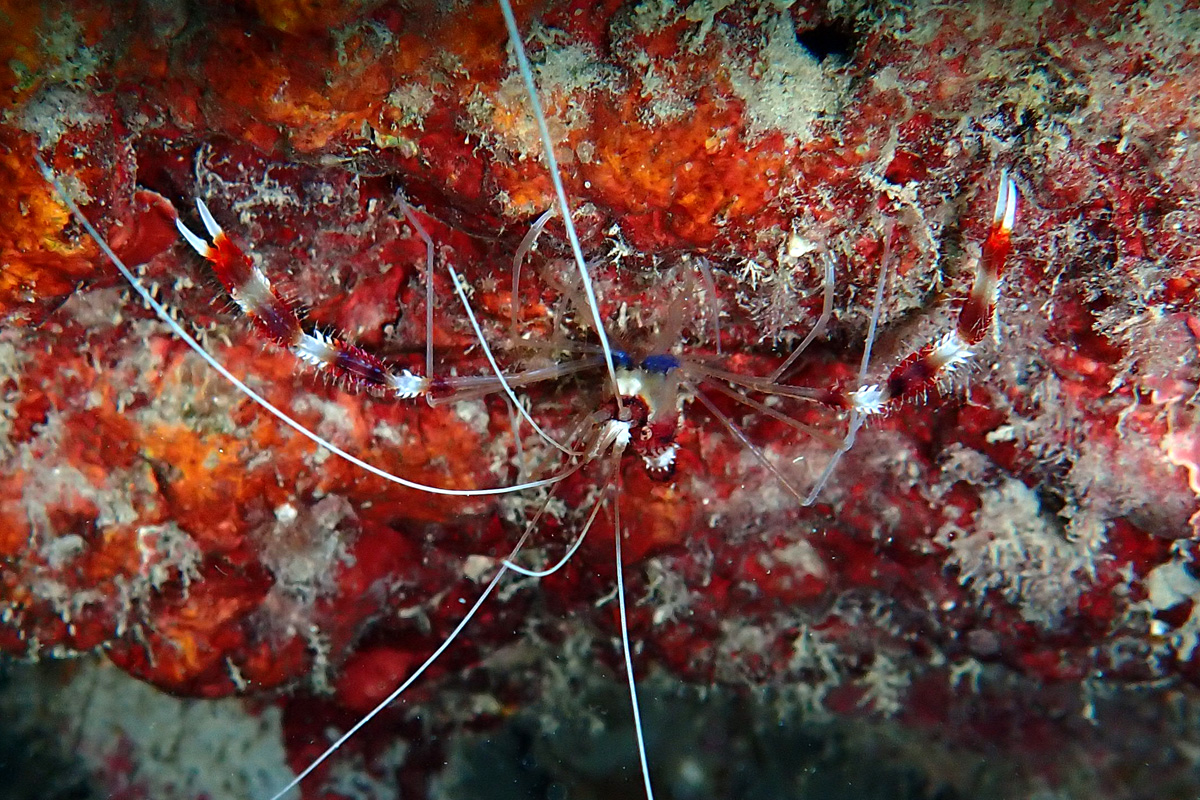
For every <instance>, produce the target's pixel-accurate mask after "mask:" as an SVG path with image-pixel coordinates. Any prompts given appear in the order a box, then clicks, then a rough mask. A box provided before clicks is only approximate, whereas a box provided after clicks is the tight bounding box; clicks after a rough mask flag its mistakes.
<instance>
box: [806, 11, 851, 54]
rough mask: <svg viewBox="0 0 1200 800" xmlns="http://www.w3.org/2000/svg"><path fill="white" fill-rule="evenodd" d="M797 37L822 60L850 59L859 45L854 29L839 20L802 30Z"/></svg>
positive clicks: (809, 50)
mask: <svg viewBox="0 0 1200 800" xmlns="http://www.w3.org/2000/svg"><path fill="white" fill-rule="evenodd" d="M796 38H797V39H798V40H799V42H800V44H802V45H804V47H805V49H807V50H808V52H810V53H812V54H813V57H814V58H816V59H817V60H818V61H822V62H823V61H825V59H827V58H832V59H833V60H835V61H838V62H844V61H849V60H850V57H851V56H852V55H854V49H855V48H856V47H857V46H858V37H857V36H855V35H854V29H853V28H852V27H851V26H850V25H849V24H848V23H846V22H842V21H839V20H834V21H831V22H823V23H821V24H820V25H818V26H817V27H815V28H811V29H809V30H807V31H800V32H799V33H797V35H796Z"/></svg>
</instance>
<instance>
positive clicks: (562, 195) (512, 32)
mask: <svg viewBox="0 0 1200 800" xmlns="http://www.w3.org/2000/svg"><path fill="white" fill-rule="evenodd" d="M500 11H501V13H503V14H504V24H505V25H507V26H508V37H509V39H511V40H512V44H513V52H514V53H515V54H516V56H517V68H518V69H519V70H520V72H521V77H522V78H523V79H524V80H525V91H527V92H528V93H529V102H530V103H531V104H532V105H533V116H534V118H535V119H536V120H537V126H538V134H539V135H540V136H541V138H542V152H543V153H545V155H546V167H547V169H549V170H550V181H551V182H552V183H553V184H554V193H555V194H556V195H558V207H559V209H560V210H561V211H562V216H563V227H564V228H566V231H567V240H568V241H569V242H570V243H571V252H572V253H573V254H574V256H575V264H576V266H578V267H579V277H580V278H581V279H582V280H583V292H584V294H585V295H586V296H587V301H588V306H589V307H590V308H591V310H592V322H593V323H594V324H595V325H596V334H597V335H598V336H599V337H600V347H601V349H603V350H604V361H605V363H606V364H608V376H609V378H611V379H612V385H613V394H614V395H615V397H616V400H617V416H618V417H620V414H621V390H620V389H619V388H618V387H617V368H616V366H615V365H614V364H613V358H612V349H611V348H610V347H609V344H608V334H607V333H605V331H604V321H603V320H602V319H600V304H599V303H598V302H597V301H596V292H595V290H594V289H593V288H592V278H591V275H589V274H588V268H587V263H586V262H585V261H584V259H583V248H581V247H580V246H579V236H578V235H577V234H576V233H575V223H574V222H572V221H571V205H570V203H568V202H567V192H566V190H565V189H564V188H563V182H562V175H560V174H559V171H558V159H557V158H555V156H554V143H553V142H552V141H551V140H550V129H549V128H547V127H546V115H545V114H544V113H543V112H542V103H541V100H539V99H538V91H537V85H536V84H535V82H534V80H533V70H531V69H530V68H529V58H528V57H527V56H526V55H525V45H523V44H522V43H521V33H520V31H518V30H517V19H516V17H514V16H513V11H512V5H511V4H510V3H509V2H508V0H500ZM514 302H515V298H514Z"/></svg>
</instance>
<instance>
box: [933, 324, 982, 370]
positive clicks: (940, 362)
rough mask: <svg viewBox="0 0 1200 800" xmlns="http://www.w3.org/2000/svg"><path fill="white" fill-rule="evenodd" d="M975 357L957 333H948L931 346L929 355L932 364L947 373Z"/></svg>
mask: <svg viewBox="0 0 1200 800" xmlns="http://www.w3.org/2000/svg"><path fill="white" fill-rule="evenodd" d="M973 355H975V354H974V353H973V352H971V347H970V346H969V345H968V344H967V343H966V342H964V341H963V338H962V337H961V336H959V334H958V331H956V330H955V331H950V332H949V333H947V334H946V335H945V336H943V337H942V338H941V339H939V340H938V342H937V344H935V345H934V346H933V352H932V354H931V356H932V358H933V360H934V362H935V363H936V364H937V366H938V368H939V369H943V370H945V371H946V372H947V373H952V372H954V370H955V369H957V368H958V366H959V365H960V364H962V363H964V362H966V361H969V360H970V359H971V357H972V356H973Z"/></svg>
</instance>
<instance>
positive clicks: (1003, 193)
mask: <svg viewBox="0 0 1200 800" xmlns="http://www.w3.org/2000/svg"><path fill="white" fill-rule="evenodd" d="M1006 186H1007V188H1006ZM1001 187H1002V188H1001V189H1000V191H999V193H998V194H999V202H998V203H997V219H996V221H995V222H994V223H993V224H994V225H999V226H1000V227H1002V228H1004V227H1008V226H1010V225H1011V221H1009V223H1008V224H1007V225H1005V223H1004V220H1005V218H1006V217H1007V216H1009V213H1010V212H1011V210H1012V209H1013V208H1014V192H1013V190H1012V189H1011V184H1007V181H1004V180H1002V181H1001ZM566 218H567V219H570V215H569V214H568V215H566ZM206 227H207V225H206ZM210 232H211V230H210ZM194 246H197V249H204V248H205V247H207V245H206V244H205V243H204V242H202V241H200V240H198V239H197V240H196V243H195V245H194ZM580 261H581V259H578V258H577V259H576V263H577V264H578V263H580ZM993 266H995V264H993ZM698 280H699V281H700V282H701V283H703V278H702V277H701V278H699V279H698ZM826 283H827V286H828V287H829V289H830V291H832V286H833V281H832V280H827V282H826ZM987 283H988V281H987V280H984V281H978V282H977V285H979V286H983V287H986V285H987ZM455 285H456V286H457V285H458V284H457V281H455ZM876 285H877V286H879V287H880V291H881V292H882V288H883V284H882V282H879V283H878V284H876ZM986 295H987V292H984V294H983V295H981V297H982V300H981V301H980V303H978V304H977V306H976V307H975V309H974V311H973V312H971V313H969V314H968V315H967V317H966V319H967V320H968V323H967V324H966V326H965V327H963V326H961V325H960V328H962V329H963V330H968V331H969V330H970V329H971V328H972V325H971V324H970V320H971V319H982V318H983V317H984V316H987V317H990V301H988V300H987V299H986ZM151 299H152V298H151ZM876 307H878V302H876ZM984 310H987V312H988V313H987V314H984V313H983V312H984ZM593 313H596V312H594V311H593ZM972 314H973V316H972ZM581 316H583V315H581ZM599 330H600V331H603V327H601V328H600V329H599ZM817 330H819V329H817ZM601 335H603V334H601ZM968 335H973V334H968ZM871 336H873V334H872V335H871ZM871 336H869V337H868V341H869V340H870V338H871ZM431 338H432V337H430V336H429V335H428V334H427V335H426V339H427V341H428V340H430V339H431ZM670 338H671V337H668V339H670ZM714 339H715V337H714ZM949 341H950V344H951V345H954V342H953V340H949ZM947 346H948V345H943V349H940V350H939V349H938V348H936V347H931V348H930V349H929V350H928V351H924V352H921V351H919V352H918V354H917V356H916V358H915V359H914V360H913V363H915V364H918V365H920V366H923V367H925V368H926V371H928V372H931V373H933V372H936V371H937V370H936V369H928V368H929V367H930V366H931V364H932V363H933V361H931V360H930V359H933V360H934V361H936V360H937V359H938V358H942V359H943V360H947V361H950V360H954V358H956V356H955V352H957V348H959V347H960V346H961V345H954V346H953V347H951V349H950V350H949V351H947V350H946V349H945V347H947ZM575 347H576V348H577V351H578V352H577V353H576V354H575V356H576V357H579V353H580V352H582V353H589V352H590V353H591V359H592V361H594V350H592V348H593V345H592V344H591V343H577V344H576V345H575ZM621 352H623V353H625V354H626V357H627V358H628V360H629V361H628V363H627V364H626V366H638V365H639V364H640V365H641V366H642V367H647V366H648V364H647V360H646V359H647V357H648V356H649V357H654V356H664V355H665V353H664V352H660V351H659V349H658V348H647V349H646V351H645V352H644V353H643V354H638V355H636V356H632V355H628V353H629V352H632V351H621ZM935 353H937V354H940V355H936V356H935V355H931V354H935ZM604 357H605V360H612V359H613V355H612V353H611V351H609V352H606V353H605V355H604ZM617 360H618V361H619V362H620V361H625V358H621V357H620V356H618V358H617ZM558 361H559V362H560V363H558V364H557V365H556V366H555V367H554V372H553V376H554V378H555V379H556V382H563V383H565V382H566V380H565V375H564V374H563V372H564V370H563V367H562V363H570V362H569V361H568V360H567V359H566V357H564V356H561V355H560V356H558ZM362 363H366V362H362ZM863 363H864V364H866V363H867V359H863ZM591 366H592V371H593V372H595V371H596V367H598V365H596V364H594V363H592V365H591ZM606 366H607V367H608V369H609V370H610V371H612V367H613V366H616V365H606ZM772 366H777V365H776V364H773V365H772ZM676 368H678V366H677V365H671V366H670V368H669V369H665V368H664V369H661V370H657V371H661V372H662V373H664V374H669V373H670V372H671V371H672V370H674V369H676ZM690 368H691V369H692V370H704V369H708V373H709V374H704V375H703V377H711V376H712V375H717V373H716V372H715V371H713V370H712V369H710V368H707V367H706V366H705V365H704V364H703V363H702V362H699V361H696V362H694V363H692V364H690ZM477 369H478V368H477ZM905 369H907V367H906V368H905ZM625 371H626V372H636V370H625ZM645 371H649V372H656V370H645ZM479 374H480V375H482V376H483V379H484V380H485V381H490V380H491V379H490V378H489V377H488V376H487V374H486V372H480V373H479ZM514 374H515V375H517V376H520V375H521V373H520V372H519V371H518V372H516V373H514ZM731 374H732V373H731ZM643 377H645V376H643ZM734 377H735V380H734V383H735V385H737V380H736V376H734ZM860 378H861V376H860ZM559 379H562V380H561V381H559ZM693 379H696V378H695V376H693ZM512 382H513V383H519V381H518V380H514V381H512ZM859 382H860V383H861V380H860V381H859ZM746 383H747V380H745V379H742V380H741V384H742V385H745V384H746ZM895 383H896V388H893V389H891V391H892V392H893V394H897V395H904V394H907V393H908V392H909V391H911V390H912V389H913V388H915V387H916V386H917V385H919V384H921V383H923V381H916V380H915V379H912V380H910V379H908V378H905V377H904V373H899V374H898V377H897V378H896V379H895ZM749 384H750V385H749V386H748V387H746V388H748V389H750V390H759V391H761V390H773V389H774V388H775V387H774V385H773V384H772V383H764V382H762V381H761V380H757V379H755V380H750V381H749ZM463 385H465V384H452V383H450V384H447V386H450V387H452V388H455V387H461V386H463ZM731 391H732V390H731ZM859 391H860V392H861V391H862V390H861V389H860V390H859ZM882 391H884V392H886V391H889V390H888V389H884V390H882ZM767 393H769V392H767ZM622 394H625V393H624V392H622ZM637 394H638V393H636V392H632V391H631V392H630V393H629V394H628V395H627V396H628V397H630V398H634V397H636V395H637ZM698 396H699V395H698ZM806 396H807V399H810V400H815V399H820V398H818V397H817V396H816V395H806ZM851 397H857V398H858V405H859V406H861V407H863V408H865V407H867V406H868V405H871V404H873V403H874V402H876V401H879V402H882V401H883V399H884V397H883V396H882V395H876V394H874V393H860V394H858V395H851V394H831V395H827V396H825V397H824V399H825V400H826V401H827V402H828V403H830V404H833V405H838V404H842V405H845V404H851V405H854V401H853V400H848V398H851ZM613 399H614V402H615V405H616V407H617V408H620V402H621V401H620V398H619V397H618V398H613ZM693 405H694V404H693ZM592 408H593V411H596V409H597V408H598V407H597V405H595V404H593V406H592ZM720 408H721V407H720V406H719V405H713V406H710V408H709V410H710V411H712V412H713V414H714V416H716V417H717V418H718V419H719V416H720V415H721V414H722V413H724V412H722V411H721V410H720ZM751 408H752V409H753V410H754V411H756V412H758V413H761V414H763V415H764V416H766V417H770V416H771V411H770V409H772V408H773V407H772V406H769V405H766V404H763V403H761V402H760V406H758V407H755V406H751ZM616 414H619V411H614V412H612V413H611V414H609V419H607V420H605V419H603V418H601V420H600V421H603V422H610V421H621V420H619V418H618V417H616ZM850 425H851V427H850V430H851V431H853V430H854V429H855V425H854V423H853V422H851V423H850ZM718 427H721V426H718ZM725 430H726V431H727V432H728V433H730V434H732V433H733V429H732V428H725ZM735 438H736V437H735ZM852 441H853V435H852V433H851V434H845V433H839V435H838V436H833V437H830V436H828V435H827V436H826V439H825V443H826V444H827V445H831V446H832V449H833V450H834V451H836V450H837V449H838V448H839V447H840V446H842V445H845V444H847V443H850V442H852ZM735 449H737V448H736V447H735ZM597 452H598V451H597ZM597 463H600V462H597ZM830 463H832V461H831V462H830ZM818 482H819V480H814V481H813V483H814V487H813V488H814V489H815V488H818V487H816V486H815V484H816V483H818ZM526 485H528V484H526ZM811 491H813V489H810V492H811ZM800 495H801V496H799V497H794V498H793V500H794V501H796V502H802V501H803V500H806V499H807V496H805V495H804V494H803V493H800ZM583 508H585V509H590V510H591V511H592V513H594V512H595V511H596V510H599V509H600V505H599V501H598V500H594V501H593V502H591V503H588V504H585V505H584V506H583ZM593 538H596V537H593ZM616 541H617V542H618V543H619V542H620V539H619V538H617V539H616ZM564 574H566V573H564ZM491 585H492V586H494V585H495V584H491ZM487 591H490V588H489V589H488V590H487ZM624 616H625V615H624V614H622V618H624ZM447 641H448V640H447ZM626 652H628V648H626ZM244 677H245V676H243V678H244Z"/></svg>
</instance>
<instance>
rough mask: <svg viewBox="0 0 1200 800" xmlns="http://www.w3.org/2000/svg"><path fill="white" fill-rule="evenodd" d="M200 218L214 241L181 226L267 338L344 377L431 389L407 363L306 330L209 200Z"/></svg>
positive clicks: (395, 391) (398, 389) (398, 393)
mask: <svg viewBox="0 0 1200 800" xmlns="http://www.w3.org/2000/svg"><path fill="white" fill-rule="evenodd" d="M196 209H197V211H199V213H200V220H201V221H202V222H203V223H204V227H205V229H206V230H207V231H208V235H209V237H211V239H212V242H211V243H209V242H207V241H205V240H204V239H203V238H201V237H199V236H197V235H196V234H195V233H193V232H192V231H191V230H189V229H188V227H187V226H186V225H184V224H183V222H182V221H180V220H179V219H178V218H176V220H175V226H176V227H177V228H179V233H180V234H181V235H182V236H183V238H184V239H185V240H186V241H187V243H188V244H190V245H191V246H192V249H194V250H195V251H196V252H197V253H199V254H200V255H201V256H203V257H204V258H205V259H207V260H208V262H209V264H211V265H212V268H213V272H215V273H216V275H217V279H218V280H219V281H221V285H222V286H224V287H225V291H226V292H228V293H229V296H230V297H231V298H233V301H234V302H235V303H237V305H238V307H239V308H241V309H242V311H243V312H244V313H245V314H246V316H248V317H249V318H250V320H251V321H252V322H253V323H254V325H255V327H257V328H258V329H259V330H260V331H261V332H262V333H263V334H264V335H265V336H266V337H267V338H269V339H270V340H271V341H273V342H275V343H276V344H278V345H279V346H280V347H284V348H287V349H288V350H290V351H291V352H292V353H293V354H295V356H296V357H297V358H299V359H300V360H301V361H303V362H304V363H306V364H308V365H310V366H312V367H315V368H316V369H318V370H326V369H327V370H329V371H330V372H331V373H333V375H334V376H336V377H337V378H338V379H339V380H342V381H345V382H346V383H347V384H349V385H351V386H355V387H359V388H366V389H368V390H375V391H380V392H383V393H385V394H390V395H392V396H394V397H398V398H401V399H404V400H408V399H412V398H415V397H421V396H422V395H424V394H425V393H426V392H427V391H428V390H429V385H430V382H429V380H428V379H427V378H423V377H421V376H420V375H415V374H413V373H412V372H411V371H409V370H407V369H405V370H400V371H397V370H396V369H394V368H393V367H392V366H391V365H389V364H387V363H385V362H384V361H383V360H382V359H380V358H378V357H377V356H374V355H372V354H370V353H368V352H367V351H366V350H363V349H362V348H360V347H356V346H355V345H353V344H351V343H349V342H346V341H344V340H342V339H339V338H338V337H336V336H333V335H330V334H327V333H324V332H322V331H319V330H315V329H314V330H305V329H304V327H303V325H302V324H301V321H300V315H299V314H298V313H297V311H296V308H295V306H293V304H292V303H291V302H289V301H288V300H287V299H286V298H285V297H284V296H283V295H281V294H280V293H279V292H278V291H277V290H276V289H275V287H274V286H272V285H271V281H270V279H268V278H267V276H266V275H265V274H264V273H263V271H262V270H261V269H259V268H258V267H257V266H256V265H255V264H254V262H253V261H252V260H251V259H250V257H249V256H247V255H246V254H245V253H244V252H242V249H241V248H240V247H238V246H237V245H236V244H234V243H233V240H231V239H230V238H229V237H228V236H226V235H225V232H224V231H223V230H221V226H220V225H218V224H217V221H216V220H215V219H213V215H212V214H211V213H210V212H209V210H208V206H206V205H205V204H204V201H203V200H197V201H196Z"/></svg>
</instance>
